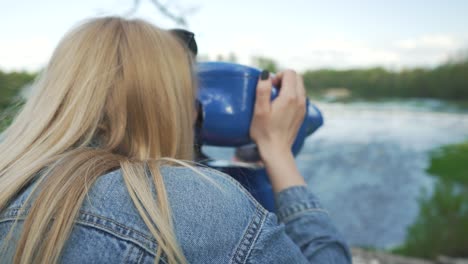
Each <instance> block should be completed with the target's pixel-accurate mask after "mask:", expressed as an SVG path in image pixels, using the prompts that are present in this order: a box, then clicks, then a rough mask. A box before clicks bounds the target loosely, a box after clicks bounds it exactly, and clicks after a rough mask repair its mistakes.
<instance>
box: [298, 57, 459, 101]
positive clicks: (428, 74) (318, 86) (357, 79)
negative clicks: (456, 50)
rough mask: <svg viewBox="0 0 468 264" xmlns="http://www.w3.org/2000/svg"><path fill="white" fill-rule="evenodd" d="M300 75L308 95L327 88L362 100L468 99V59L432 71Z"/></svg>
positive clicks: (376, 69) (325, 72)
mask: <svg viewBox="0 0 468 264" xmlns="http://www.w3.org/2000/svg"><path fill="white" fill-rule="evenodd" d="M303 76H304V83H305V86H306V87H307V89H308V91H309V92H311V93H316V92H321V91H324V90H326V89H328V88H346V89H348V90H350V91H351V93H352V95H353V96H357V97H363V98H379V97H404V98H408V97H419V98H420V97H424V98H437V99H449V100H468V59H464V60H460V61H452V62H447V63H444V64H442V65H439V66H438V67H435V68H433V69H424V68H418V69H406V70H401V71H390V70H387V69H384V68H380V67H378V68H370V69H351V70H331V69H323V70H314V71H306V72H305V73H304V75H303Z"/></svg>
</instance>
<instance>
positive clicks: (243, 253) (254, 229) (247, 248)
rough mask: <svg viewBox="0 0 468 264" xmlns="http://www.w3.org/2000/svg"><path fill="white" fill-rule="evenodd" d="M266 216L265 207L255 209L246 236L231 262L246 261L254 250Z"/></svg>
mask: <svg viewBox="0 0 468 264" xmlns="http://www.w3.org/2000/svg"><path fill="white" fill-rule="evenodd" d="M266 216H267V215H266V214H265V212H264V209H263V210H262V207H257V208H256V209H255V215H254V216H253V217H252V220H251V221H250V223H249V225H248V227H247V230H246V231H245V233H244V236H243V237H242V239H241V241H240V243H239V245H238V246H237V249H236V252H235V253H234V255H233V257H232V258H231V263H245V261H246V260H247V258H248V256H249V254H250V252H251V251H252V246H253V245H254V243H255V241H256V240H257V238H258V235H259V233H260V230H261V227H262V226H263V224H264V222H265V219H266Z"/></svg>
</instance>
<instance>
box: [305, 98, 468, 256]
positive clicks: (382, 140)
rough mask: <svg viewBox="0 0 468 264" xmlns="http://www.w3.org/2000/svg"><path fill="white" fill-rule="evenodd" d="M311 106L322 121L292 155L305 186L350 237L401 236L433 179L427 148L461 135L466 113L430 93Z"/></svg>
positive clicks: (382, 243)
mask: <svg viewBox="0 0 468 264" xmlns="http://www.w3.org/2000/svg"><path fill="white" fill-rule="evenodd" d="M319 107H320V108H321V110H322V112H323V114H324V116H325V124H324V126H323V127H322V128H321V129H320V130H319V131H317V132H316V133H315V134H314V135H312V136H311V137H309V138H308V139H307V141H306V144H305V146H304V148H303V150H302V152H301V153H300V154H299V155H298V157H297V159H298V165H299V167H300V170H301V172H302V173H303V175H304V177H306V180H307V182H308V184H309V186H310V187H311V188H312V189H313V190H314V191H315V192H316V193H317V194H318V196H319V197H320V198H321V200H322V202H323V203H324V205H325V206H326V207H327V209H328V210H329V212H330V214H331V215H332V217H333V219H334V221H335V223H336V224H337V226H338V228H339V229H340V230H341V231H342V233H344V235H345V236H346V237H347V239H348V241H349V242H350V244H352V245H360V246H370V247H376V248H391V247H394V246H397V245H399V244H401V243H402V242H403V241H404V239H405V235H406V229H407V227H408V226H409V225H410V224H411V223H413V222H414V220H415V219H416V217H417V215H418V202H417V199H418V197H420V195H421V191H422V190H423V189H426V190H427V191H428V192H431V191H432V187H433V185H434V181H435V179H434V178H433V177H431V176H429V175H428V174H427V173H426V171H425V170H426V168H427V167H428V166H429V162H430V159H429V154H430V151H431V150H432V149H434V148H437V147H439V146H441V145H444V144H448V143H455V142H459V141H462V140H465V139H468V113H463V112H454V111H453V110H454V109H453V108H451V107H448V106H447V107H444V106H443V104H439V103H438V102H437V101H435V102H426V103H424V104H420V103H418V102H406V103H385V104H372V103H355V104H337V103H336V104H319ZM434 109H436V110H434ZM441 110H448V111H445V112H442V111H441Z"/></svg>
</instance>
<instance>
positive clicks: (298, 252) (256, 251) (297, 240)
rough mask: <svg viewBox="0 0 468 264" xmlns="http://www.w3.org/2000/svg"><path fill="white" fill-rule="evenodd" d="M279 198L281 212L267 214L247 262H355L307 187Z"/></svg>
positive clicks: (282, 194)
mask: <svg viewBox="0 0 468 264" xmlns="http://www.w3.org/2000/svg"><path fill="white" fill-rule="evenodd" d="M275 199H276V206H277V215H275V214H273V213H268V214H267V216H266V219H265V221H264V223H263V225H262V228H261V231H260V234H259V236H258V238H257V240H256V242H255V244H254V245H253V247H252V250H251V251H250V255H249V258H248V261H247V263H351V254H350V252H349V248H348V246H347V245H346V242H345V241H344V239H343V237H342V236H341V235H340V234H339V233H338V231H337V230H336V228H335V227H334V225H333V223H332V221H331V219H330V217H329V215H328V213H327V212H326V211H325V210H324V209H323V208H322V206H321V205H320V203H319V201H318V199H317V198H316V197H315V196H314V195H313V194H312V192H310V191H309V189H308V188H307V187H305V186H297V187H291V188H288V189H286V190H284V191H282V192H280V193H278V194H277V195H276V197H275ZM278 221H279V222H278Z"/></svg>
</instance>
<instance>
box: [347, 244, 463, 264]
mask: <svg viewBox="0 0 468 264" xmlns="http://www.w3.org/2000/svg"><path fill="white" fill-rule="evenodd" d="M351 252H352V254H353V263H354V264H468V259H459V258H450V257H446V256H438V258H437V260H434V261H429V260H424V259H418V258H411V257H403V256H399V255H394V254H390V253H385V252H379V251H369V250H365V249H362V248H352V249H351Z"/></svg>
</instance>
